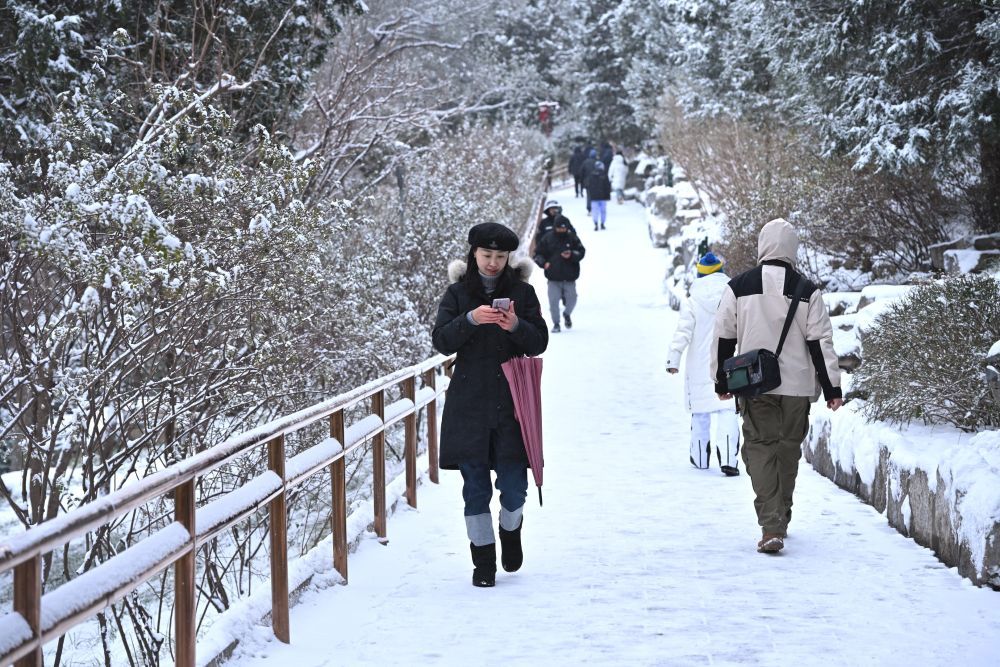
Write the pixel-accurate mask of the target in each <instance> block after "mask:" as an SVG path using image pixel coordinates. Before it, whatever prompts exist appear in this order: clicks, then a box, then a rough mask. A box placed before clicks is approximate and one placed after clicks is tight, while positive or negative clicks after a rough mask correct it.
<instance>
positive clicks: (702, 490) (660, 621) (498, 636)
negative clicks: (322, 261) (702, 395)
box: [229, 190, 1000, 667]
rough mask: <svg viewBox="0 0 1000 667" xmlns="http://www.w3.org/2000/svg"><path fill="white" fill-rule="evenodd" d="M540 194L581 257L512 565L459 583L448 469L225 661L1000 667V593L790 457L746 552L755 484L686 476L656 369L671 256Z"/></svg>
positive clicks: (634, 221)
mask: <svg viewBox="0 0 1000 667" xmlns="http://www.w3.org/2000/svg"><path fill="white" fill-rule="evenodd" d="M554 196H555V197H556V198H557V199H559V200H560V201H561V202H563V205H564V212H565V213H566V214H567V215H568V216H569V217H570V219H571V220H572V221H573V223H574V225H575V226H576V228H577V229H579V230H580V232H581V238H582V240H583V243H584V244H585V245H586V247H587V256H586V258H585V259H584V262H583V275H582V276H581V279H580V281H579V283H578V288H579V294H580V301H579V305H578V306H577V311H576V312H575V313H574V316H573V321H574V328H573V329H572V330H571V331H565V330H564V331H563V333H560V334H555V335H553V336H552V339H551V342H550V345H549V350H548V352H546V354H545V357H544V358H545V371H544V379H543V390H544V406H545V436H546V444H545V447H546V457H545V460H546V467H545V486H544V491H545V506H544V507H542V508H539V507H538V504H537V500H536V496H535V493H534V490H533V489H531V490H529V496H528V505H527V507H526V511H525V524H524V545H525V564H524V567H523V568H522V570H521V571H519V572H517V573H514V574H508V573H504V572H502V571H501V572H499V573H498V576H497V586H496V588H493V589H480V588H474V587H473V586H472V585H471V584H470V577H471V571H472V568H471V563H470V558H469V548H468V541H467V539H466V537H465V526H464V522H463V520H462V500H461V479H460V476H459V475H458V473H457V472H450V471H443V472H442V483H441V485H440V486H434V485H431V484H426V483H425V484H424V485H422V486H421V487H420V490H419V494H418V509H417V510H409V509H403V510H402V511H400V512H398V513H397V514H396V515H395V516H393V517H392V518H391V519H390V521H389V524H388V536H389V541H388V544H387V545H382V544H380V543H379V542H378V541H377V540H376V539H374V537H373V536H370V537H369V539H365V540H363V542H362V544H361V545H360V547H359V549H358V551H357V552H356V553H354V554H352V555H351V558H350V565H349V570H350V584H349V585H347V586H340V585H336V584H335V582H336V581H337V580H338V577H337V576H336V575H335V574H331V575H329V576H327V577H319V578H316V579H314V585H313V587H312V588H311V589H310V590H309V591H308V592H306V594H305V595H304V596H303V598H302V600H301V602H300V603H299V604H298V606H296V607H295V608H294V609H293V610H292V615H291V639H292V643H291V644H290V645H284V644H281V643H279V642H277V641H276V640H274V639H273V637H272V635H271V632H270V629H269V628H268V627H265V626H252V627H248V628H246V631H245V633H244V634H243V636H242V637H241V639H242V643H241V645H240V648H239V649H238V650H237V653H236V654H235V655H234V656H233V658H232V660H231V661H230V663H229V664H232V665H240V666H244V665H246V666H251V665H293V666H295V667H313V666H317V667H318V666H321V665H329V666H333V665H425V664H434V665H467V664H474V665H507V664H515V663H516V664H529V665H530V664H540V663H542V662H543V661H544V663H546V664H548V665H581V664H592V665H594V664H596V665H831V664H836V665H945V664H947V665H951V664H962V665H993V664H996V659H997V655H998V652H1000V594H998V593H996V592H994V591H991V590H987V589H979V588H975V587H974V586H972V585H971V584H970V583H969V582H968V581H967V580H965V579H963V578H961V577H959V576H958V574H957V573H956V572H955V571H954V570H951V569H949V568H947V567H945V566H944V565H942V564H941V563H940V562H939V561H937V560H936V559H935V558H934V556H933V554H932V553H931V552H930V551H929V550H927V549H924V548H922V547H920V546H918V545H916V544H915V543H914V542H912V541H911V540H909V539H907V538H904V537H902V536H901V535H899V534H898V533H896V531H895V530H893V529H892V528H891V527H889V526H888V525H887V524H886V522H885V518H884V517H883V516H881V515H880V514H878V513H877V512H876V511H875V510H874V509H873V508H871V507H869V506H867V505H864V504H862V503H861V502H860V501H859V500H858V499H856V498H855V497H853V496H852V495H850V494H848V493H846V492H844V491H841V490H840V489H838V488H837V487H835V486H834V485H833V484H832V483H830V482H829V481H827V480H826V479H825V478H823V477H821V476H820V475H818V474H817V473H815V472H813V470H812V469H811V468H810V467H809V466H808V464H806V463H805V462H804V461H803V463H802V467H801V468H800V475H799V483H798V486H797V489H796V505H795V517H794V519H793V521H792V524H791V526H790V535H789V538H788V540H787V542H786V548H785V551H784V552H782V553H781V554H780V555H778V556H767V555H762V554H758V553H756V550H755V545H756V541H757V539H758V536H759V532H758V529H757V526H756V521H755V518H754V512H753V507H752V499H753V494H752V491H751V488H750V480H749V479H748V478H747V477H746V476H745V475H743V476H740V477H737V478H727V477H724V476H723V475H722V474H720V473H719V471H718V468H717V467H716V468H712V469H711V470H708V471H699V470H695V469H694V468H692V467H691V466H690V464H689V463H688V454H687V449H688V445H687V437H688V425H689V421H688V415H687V413H686V412H685V410H684V407H683V403H682V399H681V389H682V382H683V381H682V379H680V378H682V377H683V375H678V376H668V375H667V374H666V373H665V372H664V369H663V362H664V358H665V355H666V352H667V345H668V342H669V340H670V336H671V334H672V332H673V328H674V325H675V323H676V317H677V315H676V313H674V312H673V311H671V310H670V309H669V308H668V307H667V302H666V297H665V295H664V294H663V293H662V292H661V285H662V277H663V272H664V270H665V263H666V261H667V255H666V252H667V251H665V250H658V249H654V248H652V247H651V246H650V243H649V238H648V234H647V230H646V222H645V218H644V212H643V210H642V208H641V206H640V205H639V204H636V203H631V202H629V203H626V204H625V205H621V206H619V205H617V204H614V203H612V204H611V205H610V206H609V220H608V229H607V231H603V232H593V231H590V230H591V229H592V225H591V224H590V223H589V221H587V219H586V218H585V213H584V210H583V200H582V199H575V200H574V199H573V196H572V190H563V191H559V192H556V193H554ZM533 283H534V284H535V286H536V290H537V291H538V292H539V295H540V297H541V298H542V301H543V308H544V306H545V303H544V301H545V297H544V294H545V289H544V285H545V280H544V278H543V277H542V276H541V272H540V271H539V272H537V273H536V275H535V276H534V277H533ZM544 310H546V312H547V308H544ZM425 481H426V480H425Z"/></svg>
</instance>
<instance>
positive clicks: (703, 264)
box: [695, 251, 722, 276]
mask: <svg viewBox="0 0 1000 667" xmlns="http://www.w3.org/2000/svg"><path fill="white" fill-rule="evenodd" d="M695 268H697V269H698V275H699V276H707V275H708V274H710V273H715V272H716V271H719V270H720V269H722V260H721V259H719V258H718V257H716V256H715V255H714V254H713V253H712V252H711V251H709V252H706V253H705V254H704V255H702V256H701V259H699V260H698V263H697V264H696V265H695Z"/></svg>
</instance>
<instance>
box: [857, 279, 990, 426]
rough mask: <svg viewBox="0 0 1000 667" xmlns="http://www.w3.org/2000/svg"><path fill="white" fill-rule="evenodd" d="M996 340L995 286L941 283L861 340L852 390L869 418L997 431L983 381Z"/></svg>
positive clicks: (887, 315) (899, 306)
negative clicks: (863, 400)
mask: <svg viewBox="0 0 1000 667" xmlns="http://www.w3.org/2000/svg"><path fill="white" fill-rule="evenodd" d="M998 338H1000V284H998V283H997V281H996V280H995V279H993V278H991V277H988V276H982V275H966V276H959V277H954V278H951V277H949V278H946V279H944V280H941V281H937V282H934V283H930V284H927V285H922V286H920V287H917V288H915V289H913V290H912V291H911V292H910V293H909V294H908V295H907V296H906V297H904V298H903V299H901V300H900V301H899V302H897V303H894V304H893V305H892V306H890V307H889V308H888V309H887V310H886V311H885V312H884V313H882V315H880V316H879V318H878V320H877V326H875V327H873V328H872V329H871V330H870V331H869V332H868V334H867V335H866V337H865V339H864V347H863V357H864V360H863V362H862V364H861V367H860V368H859V369H858V370H857V372H856V373H855V380H854V386H855V388H856V389H857V390H858V391H859V393H861V394H862V395H866V396H867V401H866V403H865V406H864V412H865V415H866V416H867V417H868V418H869V419H877V420H886V421H893V422H901V423H906V422H910V421H912V420H922V421H923V422H924V423H928V424H953V425H955V426H957V427H959V428H962V429H964V430H969V431H971V430H976V429H979V428H983V427H987V426H998V425H1000V406H998V405H997V404H996V403H995V402H993V401H992V400H991V399H990V397H989V395H988V390H987V388H986V384H985V382H984V378H985V371H986V362H985V355H986V352H987V351H988V350H989V349H990V346H991V345H992V344H993V343H994V341H996V340H997V339H998Z"/></svg>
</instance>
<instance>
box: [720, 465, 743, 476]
mask: <svg viewBox="0 0 1000 667" xmlns="http://www.w3.org/2000/svg"><path fill="white" fill-rule="evenodd" d="M722 472H724V473H725V474H726V477H736V476H738V475H739V474H740V469H739V468H737V467H735V466H722Z"/></svg>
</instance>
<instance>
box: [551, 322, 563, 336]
mask: <svg viewBox="0 0 1000 667" xmlns="http://www.w3.org/2000/svg"><path fill="white" fill-rule="evenodd" d="M560 331H562V329H560V328H559V323H558V322H556V323H555V324H553V325H552V333H559V332H560Z"/></svg>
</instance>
